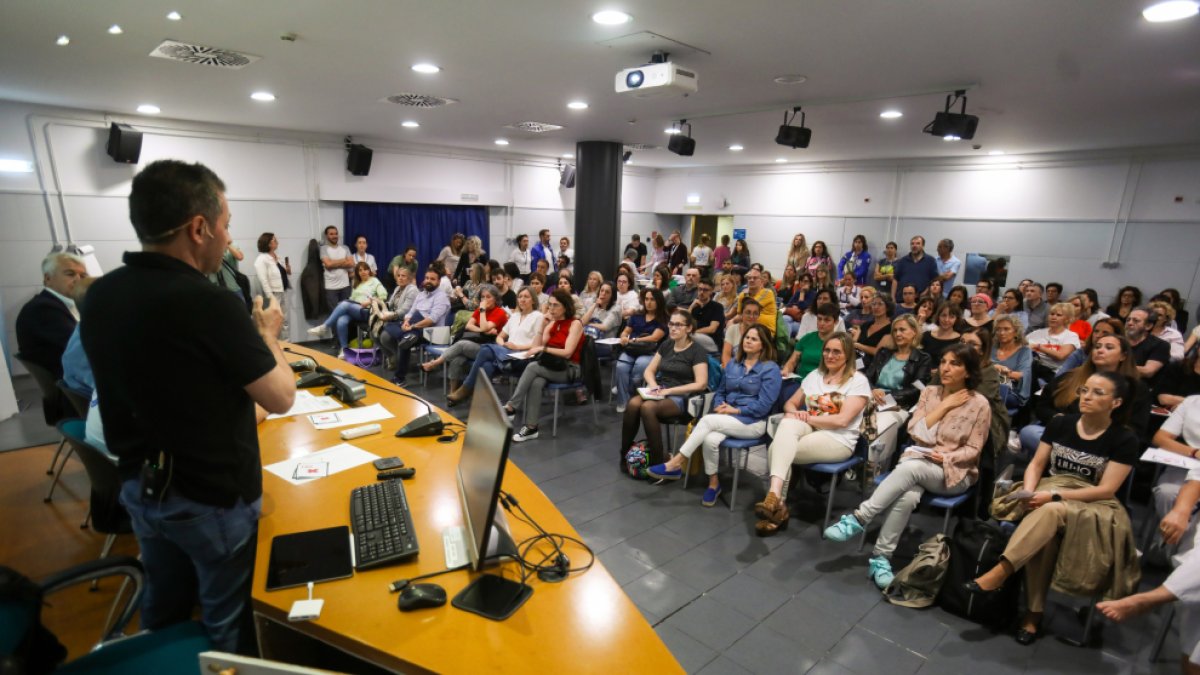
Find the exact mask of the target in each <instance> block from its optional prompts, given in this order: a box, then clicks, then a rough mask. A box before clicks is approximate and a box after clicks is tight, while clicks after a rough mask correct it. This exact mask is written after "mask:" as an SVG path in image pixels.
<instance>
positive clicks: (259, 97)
mask: <svg viewBox="0 0 1200 675" xmlns="http://www.w3.org/2000/svg"><path fill="white" fill-rule="evenodd" d="M250 98H252V99H254V100H255V101H274V100H275V94H272V93H271V92H269V91H256V92H254V93H253V94H250Z"/></svg>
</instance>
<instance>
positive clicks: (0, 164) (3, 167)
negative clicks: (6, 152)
mask: <svg viewBox="0 0 1200 675" xmlns="http://www.w3.org/2000/svg"><path fill="white" fill-rule="evenodd" d="M0 172H3V173H33V162H27V161H25V160H23V159H0Z"/></svg>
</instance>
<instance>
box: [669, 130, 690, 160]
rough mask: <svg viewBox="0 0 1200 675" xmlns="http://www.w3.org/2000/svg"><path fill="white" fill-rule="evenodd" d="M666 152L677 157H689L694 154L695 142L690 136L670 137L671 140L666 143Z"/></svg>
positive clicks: (678, 135) (676, 135)
mask: <svg viewBox="0 0 1200 675" xmlns="http://www.w3.org/2000/svg"><path fill="white" fill-rule="evenodd" d="M667 150H670V151H671V152H673V153H675V154H677V155H682V156H684V157H691V156H692V155H693V154H695V152H696V141H695V139H693V138H692V137H691V136H684V135H683V134H675V135H674V136H671V140H669V141H667Z"/></svg>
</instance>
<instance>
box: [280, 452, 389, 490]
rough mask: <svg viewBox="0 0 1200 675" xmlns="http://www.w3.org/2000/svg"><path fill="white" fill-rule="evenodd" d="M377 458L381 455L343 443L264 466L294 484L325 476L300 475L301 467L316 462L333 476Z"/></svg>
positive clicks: (309, 465)
mask: <svg viewBox="0 0 1200 675" xmlns="http://www.w3.org/2000/svg"><path fill="white" fill-rule="evenodd" d="M377 459H379V455H373V454H371V453H369V452H367V451H366V450H363V449H362V448H359V447H356V446H353V445H350V444H349V443H341V444H339V445H335V446H333V447H331V448H326V449H324V450H320V451H317V452H314V453H312V454H308V455H301V456H299V457H292V458H291V459H285V460H283V461H282V462H276V463H274V464H272V465H270V466H266V467H263V468H264V469H266V470H267V471H270V472H271V473H273V474H275V475H276V476H279V477H280V478H282V479H284V480H286V481H287V482H289V483H291V484H292V485H304V484H305V483H311V482H313V481H315V480H318V479H319V478H322V477H323V476H313V477H308V478H303V477H299V476H300V473H301V467H312V466H313V465H316V464H324V465H325V476H332V475H333V474H335V473H337V472H339V471H345V470H346V469H352V468H354V467H356V466H358V465H360V464H366V463H368V462H373V461H375V460H377Z"/></svg>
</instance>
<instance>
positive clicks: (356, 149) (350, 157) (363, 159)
mask: <svg viewBox="0 0 1200 675" xmlns="http://www.w3.org/2000/svg"><path fill="white" fill-rule="evenodd" d="M346 150H347V152H346V170H347V171H349V172H350V173H351V174H352V175H355V176H366V175H367V174H369V173H371V156H372V155H374V154H375V152H374V151H373V150H371V149H370V148H368V147H367V146H365V145H358V144H357V143H355V144H352V145H348V146H346Z"/></svg>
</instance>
